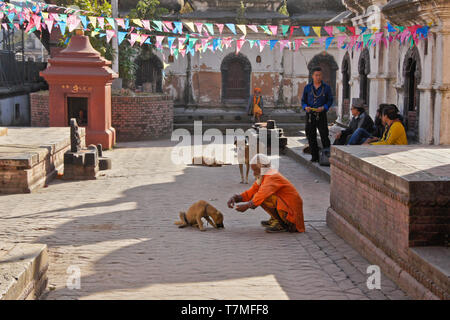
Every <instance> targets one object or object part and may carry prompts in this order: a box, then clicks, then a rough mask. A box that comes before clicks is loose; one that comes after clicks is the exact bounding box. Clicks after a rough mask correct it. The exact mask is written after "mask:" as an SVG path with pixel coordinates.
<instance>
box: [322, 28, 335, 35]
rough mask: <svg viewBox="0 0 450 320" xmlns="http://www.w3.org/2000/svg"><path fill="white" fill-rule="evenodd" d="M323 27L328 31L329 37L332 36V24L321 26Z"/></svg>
mask: <svg viewBox="0 0 450 320" xmlns="http://www.w3.org/2000/svg"><path fill="white" fill-rule="evenodd" d="M323 28H324V29H325V31H326V32H327V33H328V35H329V36H330V37H332V36H333V27H332V26H327V27H323Z"/></svg>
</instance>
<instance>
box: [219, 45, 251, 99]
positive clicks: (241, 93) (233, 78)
mask: <svg viewBox="0 0 450 320" xmlns="http://www.w3.org/2000/svg"><path fill="white" fill-rule="evenodd" d="M220 69H221V72H222V100H223V101H226V102H236V103H242V102H243V101H246V100H248V97H249V95H250V75H251V64H250V61H248V59H247V58H246V57H245V56H243V55H242V54H238V55H236V54H234V53H232V54H230V55H228V56H226V57H225V59H224V60H223V62H222V65H221V68H220Z"/></svg>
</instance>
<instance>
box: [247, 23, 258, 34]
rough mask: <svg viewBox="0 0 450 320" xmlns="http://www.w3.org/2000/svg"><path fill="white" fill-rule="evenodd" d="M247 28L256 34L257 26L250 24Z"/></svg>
mask: <svg viewBox="0 0 450 320" xmlns="http://www.w3.org/2000/svg"><path fill="white" fill-rule="evenodd" d="M247 27H248V28H249V29H250V30H252V31H253V32H255V33H258V26H257V25H254V24H251V25H248V26H247Z"/></svg>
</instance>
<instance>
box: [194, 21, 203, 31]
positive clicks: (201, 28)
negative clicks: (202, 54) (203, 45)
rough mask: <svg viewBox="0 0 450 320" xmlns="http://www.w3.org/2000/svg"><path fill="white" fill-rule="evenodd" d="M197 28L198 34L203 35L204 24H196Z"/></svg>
mask: <svg viewBox="0 0 450 320" xmlns="http://www.w3.org/2000/svg"><path fill="white" fill-rule="evenodd" d="M195 26H196V27H197V32H198V33H199V34H201V33H202V30H203V23H201V22H196V23H195Z"/></svg>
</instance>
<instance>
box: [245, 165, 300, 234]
mask: <svg viewBox="0 0 450 320" xmlns="http://www.w3.org/2000/svg"><path fill="white" fill-rule="evenodd" d="M272 195H275V196H276V197H277V210H278V211H280V210H282V211H286V212H287V213H288V215H287V217H286V219H287V220H288V221H289V222H291V223H293V224H295V226H296V228H297V231H298V232H305V222H304V219H303V200H302V198H301V197H300V195H299V194H298V192H297V189H295V187H294V185H293V184H292V183H291V182H289V180H288V179H286V178H285V177H284V176H283V175H282V174H281V173H279V172H277V171H275V170H273V169H272V170H271V171H270V172H269V174H265V175H264V176H263V178H262V182H261V185H258V183H257V182H255V183H254V184H253V185H252V187H251V188H250V189H248V190H247V191H245V192H243V193H242V194H241V197H242V200H243V201H244V202H247V201H250V200H252V202H253V204H254V205H255V206H260V205H261V204H262V203H263V202H264V201H265V200H266V199H267V198H269V197H270V196H272Z"/></svg>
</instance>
